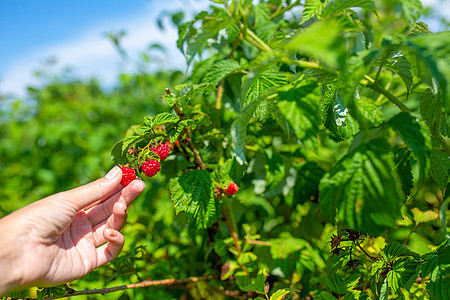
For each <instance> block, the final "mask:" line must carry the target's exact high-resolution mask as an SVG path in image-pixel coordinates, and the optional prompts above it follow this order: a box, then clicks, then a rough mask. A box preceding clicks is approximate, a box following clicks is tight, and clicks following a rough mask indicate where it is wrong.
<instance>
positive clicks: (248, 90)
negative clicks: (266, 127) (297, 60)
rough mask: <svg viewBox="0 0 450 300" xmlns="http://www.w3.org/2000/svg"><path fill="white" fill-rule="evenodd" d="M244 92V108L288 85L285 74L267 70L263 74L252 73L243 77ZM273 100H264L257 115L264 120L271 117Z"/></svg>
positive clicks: (256, 111)
mask: <svg viewBox="0 0 450 300" xmlns="http://www.w3.org/2000/svg"><path fill="white" fill-rule="evenodd" d="M242 82H243V84H242V91H241V99H242V100H243V103H242V106H243V107H247V106H248V105H250V104H252V103H254V102H255V101H257V100H259V99H260V98H262V97H264V96H266V95H267V93H268V92H269V91H270V90H272V89H274V88H276V87H278V86H281V85H285V84H287V81H286V77H285V76H284V74H282V73H280V72H279V71H277V70H272V69H269V70H266V71H263V72H262V73H259V74H258V73H254V72H251V73H250V74H249V75H246V76H244V77H242ZM271 101H274V100H273V99H270V100H269V99H264V100H262V101H261V102H260V104H259V105H258V107H257V108H256V110H255V114H256V115H257V116H258V117H259V118H260V119H262V120H264V119H266V118H268V117H269V116H270V112H271V111H270V106H269V102H271Z"/></svg>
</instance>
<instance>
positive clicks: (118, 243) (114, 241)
mask: <svg viewBox="0 0 450 300" xmlns="http://www.w3.org/2000/svg"><path fill="white" fill-rule="evenodd" d="M103 238H104V239H105V240H106V241H107V242H108V243H106V244H105V245H103V246H101V247H99V248H97V249H96V251H97V267H100V266H102V265H104V264H106V263H108V262H110V261H111V260H113V259H114V258H116V257H117V256H118V255H119V253H120V251H121V250H122V247H123V244H124V243H125V238H124V236H123V235H122V234H121V233H120V232H119V231H117V230H114V229H111V228H107V229H105V230H104V231H103Z"/></svg>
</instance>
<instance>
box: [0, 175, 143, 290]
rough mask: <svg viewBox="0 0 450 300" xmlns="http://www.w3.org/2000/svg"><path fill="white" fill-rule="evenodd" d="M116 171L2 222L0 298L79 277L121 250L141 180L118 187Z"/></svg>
mask: <svg viewBox="0 0 450 300" xmlns="http://www.w3.org/2000/svg"><path fill="white" fill-rule="evenodd" d="M121 178H122V173H121V170H120V168H118V167H115V168H113V169H112V170H111V171H110V172H109V173H108V174H107V175H106V176H105V177H104V178H101V179H98V180H96V181H94V182H92V183H89V184H87V185H84V186H81V187H78V188H76V189H73V190H69V191H65V192H61V193H58V194H55V195H52V196H49V197H47V198H44V199H42V200H40V201H36V202H34V203H32V204H30V205H28V206H26V207H24V208H22V209H20V210H18V211H16V212H14V213H12V214H10V215H8V216H6V217H4V218H2V219H0V233H1V239H0V269H1V270H2V272H0V295H2V294H3V293H6V292H7V291H9V290H12V289H15V288H18V287H25V286H32V285H39V286H48V285H55V284H59V283H63V282H67V281H71V280H74V279H77V278H80V277H82V276H84V275H86V274H87V273H89V272H90V271H92V270H94V269H95V268H97V267H99V266H101V265H103V264H105V263H107V262H109V261H111V260H112V259H114V258H115V257H117V255H118V254H119V253H120V251H121V250H122V247H123V244H124V241H125V240H124V237H123V235H122V234H121V233H120V232H119V230H120V229H121V228H122V227H123V226H124V224H125V221H126V218H127V214H126V208H127V205H128V204H130V203H131V202H132V201H133V200H134V199H135V198H136V197H137V196H138V195H139V194H140V193H141V192H142V191H143V189H144V187H145V184H144V182H143V181H140V180H134V181H133V182H131V183H130V184H129V185H128V186H126V187H123V186H122V185H120V180H121Z"/></svg>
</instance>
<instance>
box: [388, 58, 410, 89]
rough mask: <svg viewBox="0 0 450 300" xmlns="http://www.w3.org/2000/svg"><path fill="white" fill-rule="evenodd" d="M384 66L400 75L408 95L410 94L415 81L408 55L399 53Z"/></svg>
mask: <svg viewBox="0 0 450 300" xmlns="http://www.w3.org/2000/svg"><path fill="white" fill-rule="evenodd" d="M383 66H384V67H385V68H386V69H388V70H391V71H392V72H394V73H396V74H397V75H398V76H400V78H401V79H402V80H403V83H404V84H405V86H406V92H407V95H409V91H410V90H411V85H412V83H413V76H412V74H411V65H410V64H409V62H408V60H407V59H406V57H405V56H404V55H402V54H399V53H397V54H396V55H394V56H393V57H391V58H389V59H387V60H386V62H385V64H384V65H383Z"/></svg>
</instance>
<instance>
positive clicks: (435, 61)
mask: <svg viewBox="0 0 450 300" xmlns="http://www.w3.org/2000/svg"><path fill="white" fill-rule="evenodd" d="M404 45H405V47H406V49H407V50H408V51H409V52H410V53H411V54H412V56H411V59H413V60H415V64H414V68H413V69H415V75H416V76H417V77H419V78H421V79H422V80H424V82H425V83H427V84H428V85H429V87H430V88H431V89H432V90H433V91H434V90H435V89H436V83H437V85H438V88H439V98H440V99H442V106H443V107H444V109H445V111H446V112H447V113H449V112H450V97H448V96H447V94H448V89H449V81H448V78H450V62H449V59H448V53H450V31H444V32H439V33H435V34H421V35H416V36H413V37H410V38H407V39H406V40H405V42H404ZM411 59H410V58H409V57H408V60H409V61H410V63H411ZM435 94H437V93H435Z"/></svg>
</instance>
